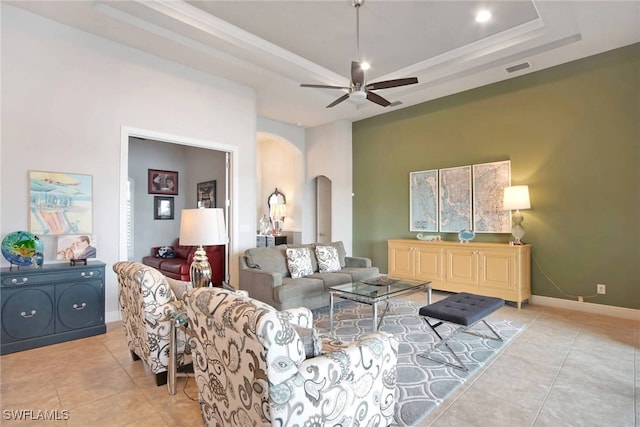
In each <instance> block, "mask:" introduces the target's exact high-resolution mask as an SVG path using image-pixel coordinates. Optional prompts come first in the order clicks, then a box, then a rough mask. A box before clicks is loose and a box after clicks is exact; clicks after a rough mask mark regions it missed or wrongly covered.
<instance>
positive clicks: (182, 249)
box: [173, 245, 192, 260]
mask: <svg viewBox="0 0 640 427" xmlns="http://www.w3.org/2000/svg"><path fill="white" fill-rule="evenodd" d="M191 249H192V247H191V246H180V245H178V246H174V248H173V251H174V252H175V254H176V257H177V258H182V259H183V260H185V259H186V260H188V259H189V255H190V254H191Z"/></svg>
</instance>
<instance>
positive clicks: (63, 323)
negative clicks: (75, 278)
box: [56, 280, 103, 332]
mask: <svg viewBox="0 0 640 427" xmlns="http://www.w3.org/2000/svg"><path fill="white" fill-rule="evenodd" d="M56 292H57V293H58V301H57V315H58V319H57V325H56V332H64V331H69V330H73V329H80V328H86V327H89V326H93V325H99V324H101V323H102V322H103V307H102V292H103V290H102V283H101V282H100V281H97V280H91V281H86V282H76V283H70V284H68V285H59V286H58V288H57V289H56Z"/></svg>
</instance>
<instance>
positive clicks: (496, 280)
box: [479, 249, 517, 290]
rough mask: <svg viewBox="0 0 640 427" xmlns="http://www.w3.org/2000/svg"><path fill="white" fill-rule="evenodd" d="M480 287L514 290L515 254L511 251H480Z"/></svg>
mask: <svg viewBox="0 0 640 427" xmlns="http://www.w3.org/2000/svg"><path fill="white" fill-rule="evenodd" d="M479 259H480V269H481V274H480V286H481V287H486V288H494V289H503V290H514V289H515V288H516V276H517V275H516V254H515V252H512V251H505V250H501V251H492V250H487V249H483V250H482V251H480V258H479Z"/></svg>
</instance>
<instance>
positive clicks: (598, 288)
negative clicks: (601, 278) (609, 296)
mask: <svg viewBox="0 0 640 427" xmlns="http://www.w3.org/2000/svg"><path fill="white" fill-rule="evenodd" d="M596 292H597V293H598V294H600V295H604V294H606V293H607V285H603V284H602V283H598V284H597V285H596Z"/></svg>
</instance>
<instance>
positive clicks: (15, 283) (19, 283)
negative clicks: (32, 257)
mask: <svg viewBox="0 0 640 427" xmlns="http://www.w3.org/2000/svg"><path fill="white" fill-rule="evenodd" d="M28 280H29V279H28V278H27V277H23V278H22V282H18V279H11V283H13V284H14V285H24V284H25V283H27V281H28Z"/></svg>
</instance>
